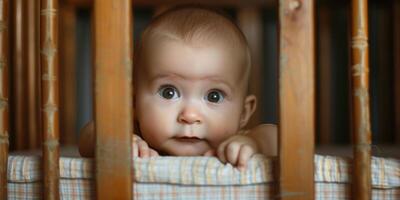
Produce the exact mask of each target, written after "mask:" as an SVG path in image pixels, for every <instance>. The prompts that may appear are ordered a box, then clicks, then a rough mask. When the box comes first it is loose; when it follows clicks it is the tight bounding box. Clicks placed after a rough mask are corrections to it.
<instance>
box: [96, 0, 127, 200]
mask: <svg viewBox="0 0 400 200" xmlns="http://www.w3.org/2000/svg"><path fill="white" fill-rule="evenodd" d="M132 45H133V42H132V5H131V1H130V0H119V1H110V0H96V1H95V4H94V47H95V48H94V61H93V62H94V67H95V94H94V96H95V115H94V116H95V120H94V121H95V130H96V151H95V157H96V190H97V199H107V200H108V199H131V198H132V180H131V178H132V176H131V134H132V128H133V124H132V110H133V107H132V103H133V99H132ZM112 188H116V189H112Z"/></svg>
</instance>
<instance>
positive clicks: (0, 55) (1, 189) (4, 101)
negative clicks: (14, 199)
mask: <svg viewBox="0 0 400 200" xmlns="http://www.w3.org/2000/svg"><path fill="white" fill-rule="evenodd" d="M8 10H9V4H8V0H0V199H7V162H8V144H9V139H8V132H9V130H8V128H9V126H8V109H9V108H8V68H9V66H8V64H9V62H8V59H9V57H8V55H9V52H8V47H9V37H8V36H9V34H8V33H9V32H8V30H9V21H8V18H9V16H8Z"/></svg>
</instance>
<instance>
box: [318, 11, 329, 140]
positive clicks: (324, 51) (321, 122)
mask: <svg viewBox="0 0 400 200" xmlns="http://www.w3.org/2000/svg"><path fill="white" fill-rule="evenodd" d="M319 10H320V11H319V23H318V29H319V30H318V32H319V33H320V34H319V43H318V48H319V50H318V52H319V55H318V58H319V60H318V65H319V66H318V69H319V70H318V84H317V85H318V87H319V88H318V92H317V93H318V109H317V110H318V133H319V144H321V145H327V144H330V143H331V142H332V141H331V136H332V117H331V116H332V106H331V103H332V88H331V85H332V80H331V77H332V65H331V56H332V54H331V47H332V45H331V42H332V41H331V37H332V35H331V28H330V27H331V26H332V24H331V11H330V8H329V7H328V6H327V5H322V6H321V7H320V9H319Z"/></svg>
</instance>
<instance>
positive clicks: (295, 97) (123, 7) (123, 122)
mask: <svg viewBox="0 0 400 200" xmlns="http://www.w3.org/2000/svg"><path fill="white" fill-rule="evenodd" d="M10 2H11V1H9V0H0V9H1V10H0V45H1V49H0V84H1V86H0V105H1V106H0V118H1V119H0V196H1V199H7V158H8V151H9V150H8V148H9V135H8V134H9V132H10V131H9V122H10V120H9V114H10V113H9V103H10V102H9V101H8V100H9V91H10V89H9V85H10V84H9V82H8V81H9V77H8V74H9V63H10V60H9V53H10V52H9V51H10V48H9V45H8V44H9V41H10V34H9V30H8V27H9V21H10V17H9V16H10ZM16 2H17V1H16ZM18 2H20V1H18ZM66 2H69V3H71V4H74V5H78V4H81V5H91V4H94V14H93V16H94V20H93V33H94V34H93V38H94V44H93V50H94V54H93V55H94V56H93V63H94V69H95V73H94V76H95V84H94V87H95V88H94V91H95V92H94V95H95V96H94V99H95V101H94V102H95V112H94V113H95V117H94V118H95V122H96V153H95V155H96V158H95V161H96V165H95V166H96V193H97V195H96V196H97V198H99V199H132V196H133V194H132V180H131V177H132V174H131V173H133V172H132V165H131V146H130V141H131V134H132V129H133V127H132V125H133V116H134V111H133V107H132V102H133V101H132V71H133V70H132V67H134V66H133V64H132V63H133V60H132V55H133V40H132V24H133V22H132V13H133V9H132V8H133V6H135V5H145V6H160V5H167V4H170V3H173V4H176V3H187V1H178V0H176V1H167V2H165V1H158V0H153V1H146V0H137V1H133V3H132V1H130V0H93V2H92V1H91V0H68V1H66ZM191 2H194V3H203V4H209V5H213V6H227V5H228V6H237V7H243V8H244V9H242V12H241V14H240V16H239V25H240V26H241V28H242V29H243V30H244V33H245V35H246V36H249V35H252V36H251V37H248V38H250V39H249V44H250V46H251V49H252V52H256V54H257V55H256V56H258V57H261V56H262V55H261V52H260V50H259V46H257V45H258V43H259V42H260V37H261V36H260V35H257V34H259V29H260V26H261V25H259V24H258V25H257V20H259V16H257V15H254V14H252V13H254V12H251V9H252V8H254V7H257V6H265V4H270V2H271V1H262V0H253V1H242V0H222V1H212V0H205V1H191ZM58 4H59V2H58V1H57V0H41V5H40V69H41V70H40V71H41V72H40V73H41V76H40V77H41V84H40V85H41V87H40V90H41V91H42V96H41V97H42V98H41V99H42V101H41V102H40V110H41V117H42V124H41V129H40V130H41V132H42V136H43V139H42V144H43V157H42V158H43V161H42V162H43V172H44V173H43V183H44V187H43V189H44V191H43V194H44V197H43V198H44V199H59V165H58V162H57V161H58V159H59V157H60V155H59V146H60V145H59V144H60V142H59V129H60V127H59V124H60V123H59V105H60V104H59V93H60V92H59V90H58V88H59V77H60V73H59V71H60V70H59V67H58V66H59V65H58V60H59V49H58V46H59V44H58V41H59V40H58V37H59V34H60V33H59V31H58V22H59V16H60V12H59V8H58V6H59V5H58ZM132 4H133V5H132ZM314 4H315V1H312V0H280V1H279V4H277V5H276V6H277V7H278V9H279V159H278V160H279V162H278V163H279V167H278V168H277V170H276V175H277V177H278V180H279V184H278V185H277V190H276V196H277V197H279V198H280V199H285V200H286V199H314V192H315V191H314V152H315V151H314V149H315V145H314V141H315V138H314V135H315V127H316V114H315V113H316V111H315V110H316V109H315V105H316V104H315V99H316V97H315V93H316V92H315V85H316V69H315V68H316V67H315V59H316V58H315V37H316V35H315V30H314V26H315V5H314ZM367 7H368V4H367V0H353V1H352V17H351V18H352V31H351V39H352V43H351V44H352V45H351V55H352V56H351V66H352V67H351V69H349V71H351V73H352V121H353V137H354V140H353V142H354V143H353V144H354V145H353V152H354V165H353V169H354V177H353V183H352V184H353V189H352V194H353V197H354V199H360V200H362V199H371V176H370V174H371V168H370V166H371V165H370V164H371V131H370V114H369V113H370V111H369V93H368V31H367V30H368V18H367ZM161 8H163V7H162V6H161ZM246 9H247V10H250V12H246ZM248 22H249V23H248ZM15 34H21V32H16V33H15ZM64 34H65V33H64ZM15 37H19V36H18V35H16V36H15ZM31 47H32V51H35V45H34V44H32V45H31ZM258 69H259V68H258V67H257V66H256V67H255V69H254V70H253V72H252V76H253V78H252V79H256V80H259V79H260V78H262V77H258V76H260V73H259V72H258V71H257V70H258ZM34 87H35V86H34ZM115 88H119V89H118V90H115ZM32 90H34V88H33V89H32ZM251 90H252V91H253V92H255V93H259V92H260V91H259V90H260V89H259V88H252V89H251ZM397 98H399V97H397ZM398 100H399V99H398ZM15 101H22V98H21V99H15ZM15 103H17V102H15ZM132 111H133V112H132ZM16 112H22V111H16ZM398 113H400V112H398ZM34 117H35V116H33V117H32V118H34ZM36 128H38V127H36ZM398 128H399V127H398ZM111 133H112V134H111ZM32 140H33V139H32Z"/></svg>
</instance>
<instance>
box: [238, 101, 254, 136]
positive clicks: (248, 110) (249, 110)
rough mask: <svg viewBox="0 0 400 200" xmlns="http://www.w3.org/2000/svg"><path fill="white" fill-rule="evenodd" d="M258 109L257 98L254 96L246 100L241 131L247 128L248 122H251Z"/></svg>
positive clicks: (241, 117) (241, 118)
mask: <svg viewBox="0 0 400 200" xmlns="http://www.w3.org/2000/svg"><path fill="white" fill-rule="evenodd" d="M256 107H257V97H256V96H254V95H248V96H247V97H246V98H245V100H244V104H243V111H242V115H241V116H240V129H243V128H244V127H245V126H246V124H247V122H249V119H250V117H251V115H253V113H254V111H255V110H256Z"/></svg>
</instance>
